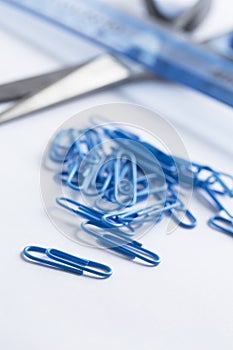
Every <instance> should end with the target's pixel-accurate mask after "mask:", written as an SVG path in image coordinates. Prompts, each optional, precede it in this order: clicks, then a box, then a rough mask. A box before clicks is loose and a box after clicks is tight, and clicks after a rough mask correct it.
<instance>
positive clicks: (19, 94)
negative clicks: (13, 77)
mask: <svg viewBox="0 0 233 350" xmlns="http://www.w3.org/2000/svg"><path fill="white" fill-rule="evenodd" d="M77 67H78V66H71V67H66V68H63V69H59V70H56V71H54V72H49V73H45V74H41V75H37V76H34V77H30V78H26V79H21V80H17V81H13V82H10V83H6V84H2V85H0V103H2V102H9V101H13V100H17V99H20V98H23V97H26V96H27V95H29V94H32V93H33V92H36V91H39V90H42V89H44V88H45V87H46V86H49V85H51V84H53V83H55V82H56V81H58V80H60V79H62V78H64V77H65V76H66V75H67V74H70V73H71V72H73V71H74V70H75V69H77Z"/></svg>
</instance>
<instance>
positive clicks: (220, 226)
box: [208, 215, 233, 237]
mask: <svg viewBox="0 0 233 350" xmlns="http://www.w3.org/2000/svg"><path fill="white" fill-rule="evenodd" d="M208 224H209V226H210V227H212V228H214V229H217V230H218V231H221V232H223V233H226V234H228V235H231V236H232V237H233V218H229V219H227V218H225V217H223V216H221V215H214V216H212V217H211V218H210V219H209V221H208Z"/></svg>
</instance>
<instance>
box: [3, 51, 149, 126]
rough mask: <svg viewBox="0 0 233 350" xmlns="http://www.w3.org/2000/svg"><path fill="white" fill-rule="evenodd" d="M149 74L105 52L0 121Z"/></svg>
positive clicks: (34, 95) (34, 96)
mask: <svg viewBox="0 0 233 350" xmlns="http://www.w3.org/2000/svg"><path fill="white" fill-rule="evenodd" d="M130 62H131V61H130ZM148 74H149V73H147V71H145V70H144V69H143V68H141V67H140V66H139V65H135V64H134V63H132V66H131V65H130V64H129V63H128V60H119V59H118V58H116V57H114V56H112V55H108V54H104V55H101V56H98V57H97V58H95V59H93V60H91V61H88V62H87V63H86V64H83V65H82V66H81V67H78V68H77V69H75V70H74V71H72V72H71V73H70V74H67V75H66V76H65V77H63V78H61V79H59V80H58V81H56V82H55V83H53V84H52V85H49V86H47V87H45V88H44V89H42V90H40V91H38V92H36V93H34V94H31V95H30V96H28V97H26V98H24V99H22V100H20V101H19V102H17V103H16V104H15V105H13V106H12V107H10V108H9V109H7V110H5V111H3V112H2V113H0V123H3V122H7V121H10V120H13V119H16V118H19V117H22V116H25V115H28V114H30V113H33V112H36V111H38V110H41V109H44V108H47V107H49V106H52V105H56V104H58V103H61V102H64V101H67V100H70V99H72V98H74V97H81V96H83V95H85V94H88V93H91V92H95V91H97V90H101V89H104V88H106V87H109V86H113V85H116V84H119V83H123V82H126V81H131V80H133V79H138V78H139V77H140V78H143V77H145V78H146V77H147V76H148Z"/></svg>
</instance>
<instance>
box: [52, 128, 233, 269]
mask: <svg viewBox="0 0 233 350" xmlns="http://www.w3.org/2000/svg"><path fill="white" fill-rule="evenodd" d="M49 158H50V160H52V161H53V162H56V163H58V164H60V165H61V166H60V168H59V170H58V171H57V172H56V173H55V180H56V181H58V182H59V183H61V184H62V185H64V186H67V187H69V189H70V190H71V191H74V192H75V200H74V199H73V198H74V196H72V198H68V197H67V196H66V197H59V198H57V199H56V201H57V203H58V204H59V205H60V206H62V207H63V208H65V209H67V210H69V211H71V212H72V213H75V214H77V215H78V216H80V217H82V218H83V219H84V221H83V222H82V223H81V227H82V229H83V230H84V231H85V232H86V233H87V234H88V235H91V236H92V237H94V238H95V239H96V240H97V242H98V243H99V244H101V245H102V246H105V247H107V248H110V249H113V250H115V251H117V252H118V253H121V254H124V255H126V256H127V257H128V258H131V259H134V258H139V259H142V260H143V261H145V262H147V263H149V264H152V265H157V264H158V263H159V262H160V259H159V257H158V256H157V254H155V253H153V252H150V251H148V250H146V249H144V248H142V245H141V243H139V242H137V241H135V240H134V239H133V237H134V235H135V233H136V232H137V230H138V229H141V228H142V227H143V226H144V225H146V224H149V223H151V224H153V225H154V224H156V223H158V222H159V221H161V220H162V219H163V218H164V217H165V216H170V217H171V218H172V219H173V220H174V221H175V222H176V224H177V225H179V226H181V227H183V228H194V227H195V226H196V225H197V219H196V218H195V216H194V215H193V214H192V213H191V212H190V210H189V209H188V208H186V206H185V204H184V203H183V202H182V201H181V199H180V196H179V191H180V188H181V187H182V188H183V189H184V190H185V189H189V190H190V188H191V189H192V190H201V191H202V193H203V194H204V195H205V197H206V198H207V199H208V200H209V202H211V204H212V205H213V209H214V211H215V214H214V215H213V216H212V217H211V218H210V219H209V220H208V223H209V225H210V226H211V227H213V228H215V229H217V230H219V231H221V232H224V233H227V234H230V235H233V213H232V212H230V210H228V209H227V208H226V207H225V206H224V198H225V197H229V198H231V197H233V186H232V183H233V176H232V175H229V174H226V173H223V172H219V171H216V170H214V169H212V168H210V167H208V166H204V165H200V164H197V163H190V162H189V161H187V160H185V159H182V158H178V157H176V156H172V155H168V154H166V153H165V152H163V151H161V150H160V149H158V148H157V147H155V146H154V145H152V144H151V143H149V142H146V141H145V140H143V139H141V138H140V137H139V136H137V135H136V134H134V133H133V132H132V131H131V130H130V129H129V128H127V127H126V128H124V127H122V126H119V125H117V124H112V125H111V124H110V125H105V124H103V125H101V126H95V127H89V128H86V129H82V130H77V129H74V128H69V129H65V130H61V131H59V132H58V133H57V135H56V136H55V138H54V139H53V140H52V142H51V145H50V149H49ZM83 196H84V197H85V198H91V199H92V202H91V204H90V205H85V204H84V203H83V201H82V198H83ZM77 197H78V199H79V200H78V201H77V200H76V199H77Z"/></svg>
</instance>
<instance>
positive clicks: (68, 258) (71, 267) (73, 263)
mask: <svg viewBox="0 0 233 350" xmlns="http://www.w3.org/2000/svg"><path fill="white" fill-rule="evenodd" d="M31 252H34V253H39V254H42V256H44V257H39V256H37V255H34V254H31ZM22 254H23V256H24V257H25V258H27V259H29V260H31V261H33V262H36V263H39V264H42V265H46V266H50V267H53V268H56V269H59V270H62V271H66V272H72V273H75V274H77V275H82V274H83V273H84V272H88V273H89V274H91V275H96V276H99V277H103V278H108V277H110V276H111V274H112V269H111V268H110V267H109V266H107V265H103V264H100V263H98V262H95V261H91V260H86V259H81V258H79V257H77V256H74V255H71V254H68V253H65V252H63V251H61V250H57V249H54V248H49V249H46V248H42V247H37V246H27V247H25V248H24V250H23V253H22Z"/></svg>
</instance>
